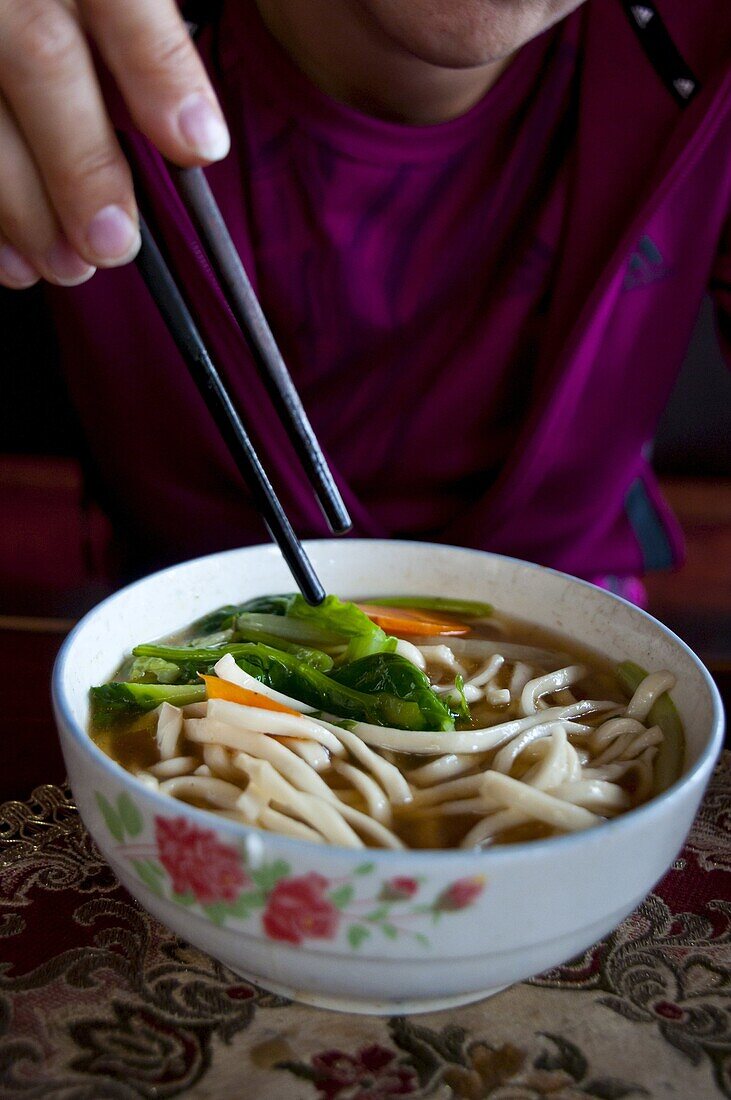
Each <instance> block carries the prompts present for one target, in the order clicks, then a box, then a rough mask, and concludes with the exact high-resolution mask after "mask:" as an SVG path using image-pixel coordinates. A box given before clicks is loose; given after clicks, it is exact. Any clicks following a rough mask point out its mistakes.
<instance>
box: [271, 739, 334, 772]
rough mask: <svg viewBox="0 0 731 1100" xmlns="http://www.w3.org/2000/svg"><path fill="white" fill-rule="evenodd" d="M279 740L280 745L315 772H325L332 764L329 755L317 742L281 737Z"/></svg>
mask: <svg viewBox="0 0 731 1100" xmlns="http://www.w3.org/2000/svg"><path fill="white" fill-rule="evenodd" d="M281 740H282V744H285V745H286V746H287V748H288V749H291V750H292V752H296V753H297V755H298V756H301V757H302V759H303V760H306V761H307V763H308V764H309V765H310V767H311V768H314V769H315V771H316V772H326V771H327V769H328V768H329V767H330V765H331V763H332V759H331V757H330V753H329V752H328V751H327V749H326V748H325V746H324V745H321V744H320V743H319V741H305V740H303V739H302V738H301V737H283V738H282V739H281Z"/></svg>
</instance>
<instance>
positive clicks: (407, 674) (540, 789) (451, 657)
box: [91, 595, 683, 848]
mask: <svg viewBox="0 0 731 1100" xmlns="http://www.w3.org/2000/svg"><path fill="white" fill-rule="evenodd" d="M674 683H675V681H674V678H673V676H672V675H671V674H670V673H669V672H665V671H655V672H651V673H650V674H648V673H647V672H645V671H644V670H643V669H641V668H639V667H638V666H636V665H633V664H631V663H630V662H625V663H623V664H621V665H619V666H618V667H616V668H615V667H613V666H612V665H610V664H609V663H608V662H607V661H606V660H605V659H603V658H602V657H600V656H598V655H597V654H595V653H592V652H588V651H586V650H585V649H582V648H581V647H580V646H577V644H576V643H575V642H573V641H569V640H568V639H565V638H562V637H560V636H558V635H556V634H552V633H549V632H547V631H545V630H541V629H539V628H537V627H533V626H531V625H529V624H526V623H523V622H519V621H517V620H514V619H511V618H510V617H509V616H507V615H504V614H502V613H501V612H498V611H493V609H492V608H491V607H489V606H488V605H486V604H480V603H475V602H473V601H466V600H451V599H440V598H435V597H426V596H424V597H398V596H389V597H378V598H373V599H370V600H367V601H365V602H364V603H362V604H359V605H356V604H353V603H347V602H343V601H341V600H339V599H338V598H337V597H335V596H328V597H327V599H326V600H325V602H324V603H323V604H321V605H320V606H319V607H317V608H313V607H310V606H309V605H308V604H307V603H305V601H304V600H303V599H302V597H301V596H293V595H275V596H264V597H259V598H257V599H253V600H249V601H248V602H246V603H243V604H241V605H238V606H233V605H232V606H227V607H223V608H220V609H219V610H217V611H214V612H212V613H211V614H210V615H207V616H205V618H203V619H201V620H199V621H198V622H196V623H194V624H193V626H192V627H191V628H190V629H189V630H188V631H186V632H185V633H184V634H183V635H180V636H178V637H175V638H169V639H166V640H164V641H161V642H156V643H152V644H144V645H139V646H137V647H136V648H135V649H134V650H133V652H132V654H131V656H130V657H129V658H128V659H127V660H125V662H124V664H123V665H122V667H121V668H120V669H119V671H118V673H117V675H116V677H115V679H114V680H113V681H111V682H110V683H108V684H104V685H102V686H101V687H97V688H92V691H91V701H92V708H91V710H92V718H91V735H92V737H93V738H94V740H95V741H96V742H97V744H98V745H99V746H100V747H101V748H102V749H103V750H104V751H105V752H106V753H107V754H108V755H109V756H111V757H113V759H115V760H117V761H118V762H119V763H120V764H121V765H122V766H123V767H125V768H127V769H128V770H129V771H131V772H133V773H134V774H136V775H137V776H138V778H139V779H141V780H142V781H143V782H145V783H147V784H149V785H150V786H153V787H155V788H157V789H159V790H160V791H161V792H162V793H164V794H168V795H170V796H171V797H172V798H177V799H180V800H182V801H184V802H188V803H191V804H193V805H196V806H199V807H204V808H205V809H208V810H211V811H212V812H214V813H217V814H222V815H223V816H225V817H229V818H232V819H234V820H238V821H241V822H243V823H246V824H248V825H255V826H258V827H259V828H262V829H268V830H270V831H272V832H277V833H283V834H286V835H288V836H293V837H300V838H302V839H305V840H309V841H313V842H316V843H330V844H339V845H343V846H345V847H351V848H360V847H383V848H403V847H411V848H451V847H455V848H459V847H461V848H484V847H486V846H488V845H494V844H507V843H512V842H516V841H523V840H529V839H534V838H538V837H546V836H554V835H558V834H561V833H568V832H574V831H576V830H579V829H587V828H592V827H593V826H595V825H598V824H600V823H601V822H602V821H604V820H605V819H607V818H610V817H615V816H616V815H617V814H620V813H622V812H624V811H625V810H629V809H632V808H633V807H635V806H638V805H640V804H641V803H642V802H644V801H646V800H647V799H648V798H649V797H651V795H653V794H655V793H657V792H658V791H660V790H662V789H664V788H665V787H667V786H668V785H669V784H670V783H671V782H673V781H674V779H675V778H677V776H678V775H679V774H680V769H681V766H682V761H683V732H682V727H681V724H680V721H679V719H678V716H677V712H676V711H675V708H674V706H673V704H672V702H671V700H670V697H669V695H668V694H667V693H668V692H669V691H670V690H672V688H673V686H674Z"/></svg>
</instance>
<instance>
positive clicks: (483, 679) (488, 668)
mask: <svg viewBox="0 0 731 1100" xmlns="http://www.w3.org/2000/svg"><path fill="white" fill-rule="evenodd" d="M504 664H505V658H504V657H503V656H502V654H500V653H493V655H492V657H490V658H489V660H487V661H486V662H485V664H484V665H483V666H482V668H478V670H477V672H475V673H474V675H472V676H470V678H469V679H468V680H465V685H466V684H471V685H472V686H473V687H485V685H486V684H489V683H490V681H491V680H494V679H495V677H496V676H497V674H498V672H499V671H500V669H501V668H502V667H503V665H504Z"/></svg>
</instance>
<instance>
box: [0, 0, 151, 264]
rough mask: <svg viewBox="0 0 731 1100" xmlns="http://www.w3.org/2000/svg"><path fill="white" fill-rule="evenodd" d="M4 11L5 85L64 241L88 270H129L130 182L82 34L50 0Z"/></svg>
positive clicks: (132, 230)
mask: <svg viewBox="0 0 731 1100" xmlns="http://www.w3.org/2000/svg"><path fill="white" fill-rule="evenodd" d="M3 12H4V26H3V27H2V28H0V41H2V38H3V33H2V31H4V32H5V36H6V37H7V41H9V42H10V43H12V45H13V47H14V48H13V49H9V48H8V46H7V42H6V44H5V45H0V74H2V75H1V77H0V82H1V83H2V88H3V91H4V93H5V96H6V98H7V101H8V103H9V106H10V108H11V110H12V113H13V117H14V119H15V121H16V123H17V125H18V127H19V129H20V131H21V132H22V136H23V138H24V140H25V143H26V145H27V147H28V148H29V150H31V151H32V156H33V159H34V161H35V164H36V166H37V169H38V172H39V173H40V176H41V179H42V182H43V185H44V190H45V192H46V194H47V195H48V197H49V199H50V202H51V205H52V207H53V210H54V212H55V215H56V217H57V219H58V221H59V222H60V225H61V227H62V229H63V230H64V233H65V236H66V238H67V240H68V242H69V243H70V245H71V247H72V249H73V250H74V251H75V252H76V253H78V255H79V256H80V257H81V258H82V259H83V260H84V261H86V263H87V266H88V265H97V264H104V265H105V266H107V267H110V266H114V265H116V264H119V263H125V262H126V261H127V260H129V259H131V258H132V256H133V255H134V254H135V252H136V251H137V249H138V248H139V232H138V229H137V217H136V212H135V204H134V195H133V190H132V181H131V178H130V173H129V168H128V166H127V163H126V161H125V160H124V157H123V156H122V153H121V150H120V149H119V146H118V145H117V142H116V139H115V137H114V133H113V131H112V126H111V123H110V121H109V119H108V117H107V114H106V111H105V108H104V103H103V100H102V96H101V91H100V89H99V85H98V83H97V81H96V77H95V74H94V69H93V65H92V60H91V55H90V52H89V49H88V47H87V44H86V41H85V38H84V35H83V33H82V31H81V28H80V27H79V25H78V23H77V22H76V20H75V19H74V18H73V16H72V15H71V14H70V13H69V12H68V11H66V10H64V9H63V8H62V7H61V6H60V5H57V4H56V3H50V4H49V2H48V0H4V4H3ZM0 178H1V170H0ZM35 190H36V191H37V187H36V188H35ZM38 203H39V199H38V196H37V194H36V195H35V196H34V203H33V206H34V208H36V209H37V207H38ZM28 205H30V204H28ZM0 228H4V227H3V226H2V225H0ZM46 258H47V260H48V262H49V263H50V264H51V266H53V259H52V258H51V257H50V256H48V255H47V254H46Z"/></svg>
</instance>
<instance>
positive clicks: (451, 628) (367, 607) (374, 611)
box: [356, 603, 471, 635]
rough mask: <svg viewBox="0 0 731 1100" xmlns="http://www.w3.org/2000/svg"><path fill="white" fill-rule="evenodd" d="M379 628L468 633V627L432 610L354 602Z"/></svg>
mask: <svg viewBox="0 0 731 1100" xmlns="http://www.w3.org/2000/svg"><path fill="white" fill-rule="evenodd" d="M356 606H357V607H359V608H360V610H361V611H363V612H365V614H366V615H367V616H368V618H369V619H371V620H372V621H373V622H374V623H376V625H377V626H380V628H381V630H385V631H386V632H387V633H388V634H429V635H431V634H444V635H450V634H451V635H455V634H469V633H470V629H471V628H470V627H469V626H466V625H465V624H464V623H458V622H455V621H454V620H452V619H447V618H445V617H444V616H443V615H436V614H434V613H433V612H429V614H428V615H427V614H425V613H423V612H419V611H411V610H408V611H407V610H405V609H404V608H403V607H378V606H376V604H370V603H359V604H356Z"/></svg>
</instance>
